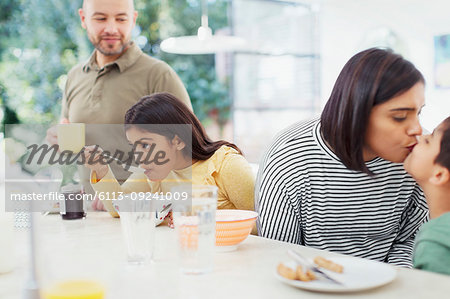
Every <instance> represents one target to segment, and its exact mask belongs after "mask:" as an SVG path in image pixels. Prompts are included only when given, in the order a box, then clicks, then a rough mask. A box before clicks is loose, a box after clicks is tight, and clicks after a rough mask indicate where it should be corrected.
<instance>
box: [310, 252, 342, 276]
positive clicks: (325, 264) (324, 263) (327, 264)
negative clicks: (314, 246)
mask: <svg viewBox="0 0 450 299" xmlns="http://www.w3.org/2000/svg"><path fill="white" fill-rule="evenodd" d="M314 263H316V264H317V265H318V266H319V267H322V268H325V269H327V270H330V271H333V272H337V273H342V272H343V271H344V267H342V265H339V264H336V263H334V262H332V261H330V260H327V259H325V258H323V257H321V256H317V257H316V258H314Z"/></svg>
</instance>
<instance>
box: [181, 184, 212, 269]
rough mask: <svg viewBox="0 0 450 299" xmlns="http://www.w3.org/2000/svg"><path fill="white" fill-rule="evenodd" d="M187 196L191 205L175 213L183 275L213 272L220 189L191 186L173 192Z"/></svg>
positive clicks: (182, 206)
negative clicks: (218, 192) (218, 191)
mask: <svg viewBox="0 0 450 299" xmlns="http://www.w3.org/2000/svg"><path fill="white" fill-rule="evenodd" d="M177 192H186V193H184V194H187V201H186V202H185V204H183V205H178V206H177V208H176V209H175V212H174V213H173V216H174V224H175V230H176V231H177V235H178V252H179V263H180V268H181V271H182V272H183V273H186V274H201V273H207V272H211V271H212V269H213V264H214V245H215V240H216V207H217V187H216V186H207V185H192V186H191V185H189V186H188V187H186V188H184V189H183V188H175V189H172V193H174V194H176V193H177Z"/></svg>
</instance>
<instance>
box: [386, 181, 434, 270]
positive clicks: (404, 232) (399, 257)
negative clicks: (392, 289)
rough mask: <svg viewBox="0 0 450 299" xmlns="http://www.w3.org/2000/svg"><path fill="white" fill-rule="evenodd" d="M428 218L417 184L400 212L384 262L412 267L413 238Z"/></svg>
mask: <svg viewBox="0 0 450 299" xmlns="http://www.w3.org/2000/svg"><path fill="white" fill-rule="evenodd" d="M427 220H428V208H427V204H426V201H425V196H424V194H423V192H422V190H421V189H420V188H419V187H418V186H417V187H416V188H415V189H414V191H413V193H412V194H411V199H410V201H409V203H408V205H407V206H406V208H405V211H404V212H403V214H402V217H401V222H400V230H399V233H398V235H397V237H396V238H395V240H394V242H393V243H392V246H391V249H390V250H389V253H388V256H387V257H386V262H388V263H389V264H394V265H397V266H402V267H407V268H411V267H412V253H413V248H414V240H415V237H416V235H417V232H418V231H419V229H420V227H421V226H422V224H423V223H425V222H426V221H427Z"/></svg>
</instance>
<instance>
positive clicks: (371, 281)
mask: <svg viewBox="0 0 450 299" xmlns="http://www.w3.org/2000/svg"><path fill="white" fill-rule="evenodd" d="M327 259H329V260H331V261H333V262H335V263H338V264H340V265H342V266H343V267H344V271H343V273H336V272H332V271H327V270H324V269H323V268H321V270H323V271H324V272H325V273H326V274H329V275H330V276H331V277H332V278H336V280H339V281H340V282H342V283H343V285H338V284H335V283H332V282H329V281H327V280H313V281H309V282H304V281H299V280H290V279H287V278H284V277H282V276H281V275H279V274H278V272H277V271H276V270H275V275H276V276H277V278H278V279H279V280H281V281H282V282H284V283H286V284H288V285H291V286H293V287H296V288H300V289H305V290H309V291H316V292H357V291H362V290H367V289H371V288H375V287H379V286H382V285H385V284H387V283H389V282H391V281H393V280H394V279H395V277H396V275H397V272H396V270H395V269H394V268H393V267H392V266H390V265H388V264H385V263H379V262H375V261H371V260H366V259H358V258H352V257H335V258H327ZM284 264H285V265H286V266H288V267H290V268H292V269H295V265H296V264H295V262H293V261H292V262H288V263H284Z"/></svg>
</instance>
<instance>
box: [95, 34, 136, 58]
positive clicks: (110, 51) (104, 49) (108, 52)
mask: <svg viewBox="0 0 450 299" xmlns="http://www.w3.org/2000/svg"><path fill="white" fill-rule="evenodd" d="M89 40H90V41H91V43H92V45H93V46H94V47H95V49H97V51H99V52H100V53H102V54H103V55H105V56H114V55H118V54H122V53H123V51H125V49H127V48H128V46H129V45H130V43H131V41H130V40H128V41H127V42H123V41H122V39H120V45H119V47H118V48H116V46H112V47H111V48H110V47H109V46H102V45H101V42H102V38H100V39H99V40H98V42H97V41H96V40H95V39H94V38H93V37H92V36H91V35H89Z"/></svg>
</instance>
